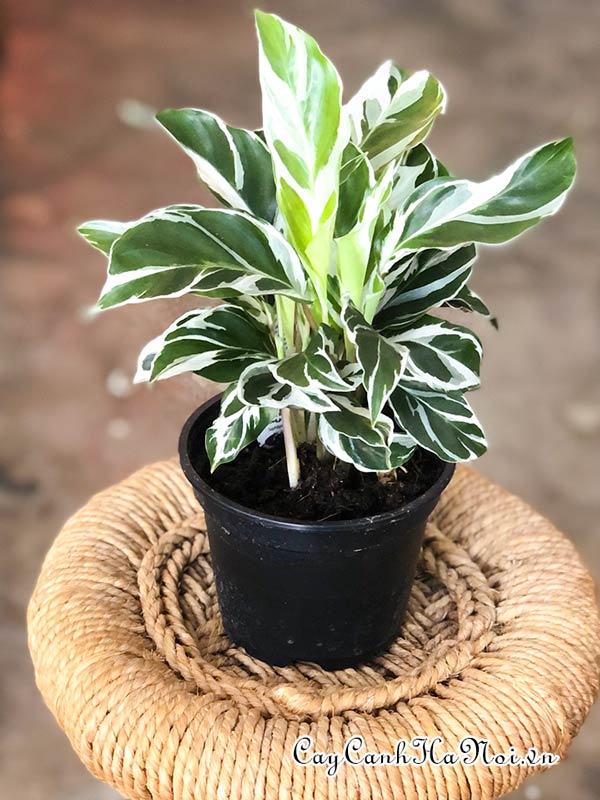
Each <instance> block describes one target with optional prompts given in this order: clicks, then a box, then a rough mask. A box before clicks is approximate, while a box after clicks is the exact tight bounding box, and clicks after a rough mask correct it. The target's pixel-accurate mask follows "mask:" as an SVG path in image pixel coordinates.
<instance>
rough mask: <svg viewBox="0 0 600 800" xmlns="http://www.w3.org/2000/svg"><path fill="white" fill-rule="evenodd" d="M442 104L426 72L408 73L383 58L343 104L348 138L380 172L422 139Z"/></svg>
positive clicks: (443, 96) (442, 95) (440, 93)
mask: <svg viewBox="0 0 600 800" xmlns="http://www.w3.org/2000/svg"><path fill="white" fill-rule="evenodd" d="M445 104H446V94H445V92H444V89H443V87H442V85H441V84H440V83H439V82H438V81H437V80H436V79H435V78H434V77H433V76H432V75H430V74H429V73H428V72H425V71H420V72H415V73H413V74H412V75H411V74H410V73H408V72H406V71H405V70H401V69H399V68H398V67H396V66H395V65H394V64H393V63H392V62H391V61H386V62H385V63H384V64H382V65H381V67H379V69H378V70H377V72H376V73H375V74H374V75H372V76H371V77H370V78H369V79H368V80H367V81H366V82H365V83H364V84H363V86H362V87H361V88H360V89H359V90H358V92H357V93H356V94H355V95H354V97H353V98H352V99H351V100H350V101H349V102H348V103H347V105H346V110H347V112H348V116H349V119H350V130H351V136H350V138H351V140H352V141H353V142H354V143H355V144H357V145H358V146H359V147H360V148H361V150H363V151H364V152H365V153H366V154H367V155H368V157H369V158H370V160H371V163H372V164H373V168H374V169H375V170H376V171H379V170H380V169H382V168H383V167H385V166H386V165H387V164H389V163H390V162H392V161H395V160H396V159H398V158H400V157H401V156H402V154H403V153H404V152H405V151H406V150H409V149H410V148H411V147H415V146H416V145H418V144H419V143H420V142H422V141H423V140H424V139H425V137H426V136H427V134H428V133H429V131H430V130H431V127H432V125H433V123H434V121H435V119H436V117H437V116H438V114H440V113H441V112H443V111H444V108H445Z"/></svg>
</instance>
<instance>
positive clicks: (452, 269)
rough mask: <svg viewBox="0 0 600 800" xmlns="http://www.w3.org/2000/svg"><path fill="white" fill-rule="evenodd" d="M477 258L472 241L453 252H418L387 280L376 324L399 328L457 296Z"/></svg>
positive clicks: (389, 328)
mask: <svg viewBox="0 0 600 800" xmlns="http://www.w3.org/2000/svg"><path fill="white" fill-rule="evenodd" d="M476 258H477V250H476V248H475V245H473V244H470V245H466V246H464V247H459V248H457V249H456V250H452V251H447V250H423V251H421V252H419V253H418V254H417V255H415V256H414V259H413V263H412V264H411V265H410V266H409V267H405V268H403V269H402V270H401V271H400V272H399V274H398V275H397V276H396V277H395V279H393V280H391V281H390V282H389V283H388V285H387V288H386V292H385V295H384V297H383V299H382V303H381V310H380V311H379V312H378V314H377V316H376V317H375V322H374V324H375V327H376V328H378V329H379V330H386V331H393V330H401V329H403V328H405V327H406V326H407V325H408V324H410V323H411V322H413V321H415V320H418V319H419V318H420V317H422V316H423V314H426V313H427V312H428V311H430V310H431V309H433V308H438V307H439V306H442V305H443V304H444V303H446V302H447V301H449V300H450V299H451V298H453V297H456V295H457V294H459V293H460V292H461V290H462V289H463V288H464V286H465V285H466V283H467V281H468V280H469V278H470V276H471V272H472V266H473V263H474V262H475V259H476Z"/></svg>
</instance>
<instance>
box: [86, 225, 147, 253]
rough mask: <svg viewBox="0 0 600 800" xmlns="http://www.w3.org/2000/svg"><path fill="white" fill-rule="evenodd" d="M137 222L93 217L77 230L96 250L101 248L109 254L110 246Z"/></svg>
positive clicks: (102, 251) (101, 250)
mask: <svg viewBox="0 0 600 800" xmlns="http://www.w3.org/2000/svg"><path fill="white" fill-rule="evenodd" d="M135 224H137V223H135V222H115V221H114V220H109V219H92V220H90V221H89V222H84V223H83V224H82V225H80V226H79V227H78V228H77V231H78V232H79V233H80V234H81V236H83V238H84V239H85V240H86V241H87V242H89V243H90V244H91V245H92V247H95V248H96V250H99V251H100V252H101V253H104V255H105V256H107V255H108V254H109V253H110V248H111V247H112V246H113V244H114V243H115V242H116V241H117V239H118V238H119V236H121V235H122V234H123V233H125V231H126V230H128V228H130V227H131V226H132V225H135Z"/></svg>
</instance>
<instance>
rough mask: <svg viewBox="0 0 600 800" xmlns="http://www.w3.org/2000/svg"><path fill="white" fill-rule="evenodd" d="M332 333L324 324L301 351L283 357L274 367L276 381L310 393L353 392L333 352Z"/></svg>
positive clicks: (272, 369)
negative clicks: (339, 370) (333, 358)
mask: <svg viewBox="0 0 600 800" xmlns="http://www.w3.org/2000/svg"><path fill="white" fill-rule="evenodd" d="M333 349H334V340H333V332H332V331H330V330H329V329H326V328H324V327H321V328H319V330H317V331H315V333H314V334H313V335H312V337H311V339H310V341H309V343H308V345H307V347H306V349H305V350H303V351H302V352H300V353H295V354H294V355H292V356H289V357H288V358H284V359H282V360H281V361H279V363H277V364H276V365H274V366H273V367H272V368H271V371H272V373H273V375H274V377H275V378H277V380H279V381H281V382H282V383H288V384H290V386H297V387H298V388H300V389H302V390H304V391H308V392H309V393H310V392H322V391H325V392H328V391H329V392H350V391H352V389H353V387H352V386H351V385H350V384H348V383H347V382H346V381H345V380H343V378H342V377H341V376H340V374H339V372H338V370H337V367H336V366H335V364H334V362H333V360H332V358H331V354H332V352H333Z"/></svg>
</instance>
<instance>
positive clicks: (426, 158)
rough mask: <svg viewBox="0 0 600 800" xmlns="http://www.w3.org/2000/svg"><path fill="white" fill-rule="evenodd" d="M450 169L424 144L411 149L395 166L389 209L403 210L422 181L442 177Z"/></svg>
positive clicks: (388, 203) (388, 202)
mask: <svg viewBox="0 0 600 800" xmlns="http://www.w3.org/2000/svg"><path fill="white" fill-rule="evenodd" d="M447 175H448V170H447V169H446V167H445V166H444V165H443V164H442V162H441V161H439V160H438V159H437V158H436V157H435V156H434V155H433V153H432V152H431V151H430V150H429V148H427V147H426V146H425V145H424V144H420V145H417V147H415V148H413V149H412V150H410V151H409V152H408V153H407V155H406V158H405V159H402V160H400V161H398V163H397V164H396V166H395V167H394V177H393V179H392V191H391V193H390V196H389V199H388V201H387V204H386V206H387V209H388V210H389V211H401V210H402V209H403V208H404V207H405V205H406V203H407V201H408V199H409V198H410V196H411V194H412V193H413V192H414V190H415V189H416V188H417V186H420V185H421V184H422V183H426V182H427V181H432V180H434V179H435V178H442V177H446V176H447Z"/></svg>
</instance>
